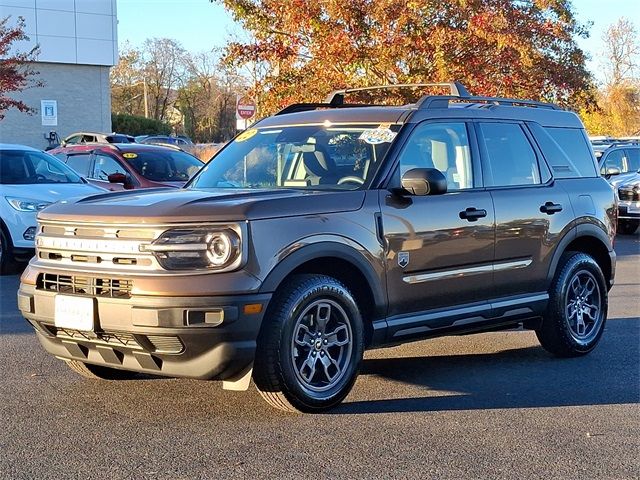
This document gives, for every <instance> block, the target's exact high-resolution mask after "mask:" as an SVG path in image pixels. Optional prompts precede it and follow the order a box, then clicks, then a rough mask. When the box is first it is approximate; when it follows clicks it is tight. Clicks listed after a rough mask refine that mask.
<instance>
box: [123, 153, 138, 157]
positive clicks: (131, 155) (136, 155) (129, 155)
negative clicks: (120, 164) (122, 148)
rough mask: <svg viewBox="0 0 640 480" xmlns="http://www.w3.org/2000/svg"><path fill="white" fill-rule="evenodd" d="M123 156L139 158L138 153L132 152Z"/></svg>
mask: <svg viewBox="0 0 640 480" xmlns="http://www.w3.org/2000/svg"><path fill="white" fill-rule="evenodd" d="M122 156H123V157H124V158H138V154H137V153H131V152H127V153H123V154H122Z"/></svg>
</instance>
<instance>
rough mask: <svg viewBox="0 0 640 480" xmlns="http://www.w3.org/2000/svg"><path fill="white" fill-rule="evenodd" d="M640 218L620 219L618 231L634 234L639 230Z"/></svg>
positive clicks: (624, 233)
mask: <svg viewBox="0 0 640 480" xmlns="http://www.w3.org/2000/svg"><path fill="white" fill-rule="evenodd" d="M639 225H640V220H618V233H622V234H623V235H633V234H634V233H636V230H638V226H639Z"/></svg>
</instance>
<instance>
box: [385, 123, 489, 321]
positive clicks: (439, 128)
mask: <svg viewBox="0 0 640 480" xmlns="http://www.w3.org/2000/svg"><path fill="white" fill-rule="evenodd" d="M475 152H477V150H476V147H475V144H473V145H470V141H469V134H468V128H467V124H466V123H465V122H460V121H458V122H439V121H427V122H424V123H421V124H419V125H418V126H417V127H416V128H415V130H414V131H413V132H412V134H411V136H410V137H409V139H408V140H407V144H406V145H405V146H404V148H403V150H402V152H401V154H400V160H399V166H398V170H397V172H396V175H395V178H394V180H393V183H395V184H396V185H392V186H399V184H400V178H401V175H402V174H404V173H405V172H406V171H408V170H410V169H412V168H419V167H420V168H436V169H438V170H440V171H441V172H442V173H443V174H444V175H445V177H446V178H447V188H448V192H447V193H446V194H444V195H437V196H435V195H434V196H408V195H407V196H399V195H394V194H391V193H390V192H389V191H387V190H381V191H380V197H379V201H380V209H381V213H382V227H383V232H384V239H385V244H386V261H387V290H388V297H389V313H388V315H389V317H394V316H404V315H412V314H418V313H420V312H425V311H428V310H436V309H439V308H444V307H452V306H462V305H465V304H471V303H477V304H486V303H487V302H486V299H487V298H489V297H490V294H491V292H492V289H493V275H492V262H493V255H494V212H493V203H492V199H491V195H490V194H489V193H488V192H486V191H484V190H483V189H482V188H481V181H480V178H479V177H480V174H479V173H478V172H479V170H480V169H479V164H478V163H477V158H475V157H476V156H477V154H476V153H475ZM436 323H437V322H436Z"/></svg>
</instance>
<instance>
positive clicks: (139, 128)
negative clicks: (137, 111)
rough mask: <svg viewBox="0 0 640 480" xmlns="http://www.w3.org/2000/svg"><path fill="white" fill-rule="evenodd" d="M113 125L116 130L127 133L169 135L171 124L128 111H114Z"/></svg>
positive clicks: (112, 116) (112, 115)
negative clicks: (128, 112)
mask: <svg viewBox="0 0 640 480" xmlns="http://www.w3.org/2000/svg"><path fill="white" fill-rule="evenodd" d="M111 125H112V127H111V128H112V129H113V131H114V132H118V133H125V134H127V135H134V136H135V135H169V134H170V133H171V126H170V125H168V124H166V123H164V122H161V121H160V120H154V119H153V118H145V117H141V116H139V115H128V114H126V113H112V114H111Z"/></svg>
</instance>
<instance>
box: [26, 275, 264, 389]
mask: <svg viewBox="0 0 640 480" xmlns="http://www.w3.org/2000/svg"><path fill="white" fill-rule="evenodd" d="M56 295H60V294H59V293H56V292H50V291H44V290H40V289H37V288H36V287H35V286H34V285H29V284H24V283H23V284H21V286H20V290H19V291H18V306H19V308H20V310H21V312H22V315H23V316H24V317H25V318H26V319H27V320H28V321H29V323H31V325H32V326H33V327H34V328H35V330H36V332H37V337H38V340H39V341H40V343H41V344H42V346H43V347H44V348H45V350H47V352H49V353H51V354H52V355H55V356H56V357H58V358H60V359H63V360H64V359H69V360H79V361H81V362H85V363H90V364H95V365H103V366H105V367H111V368H117V369H123V370H132V371H137V372H143V373H149V374H154V375H166V376H172V377H188V378H197V379H219V380H227V379H233V378H234V377H236V376H238V375H240V374H242V372H243V371H246V369H247V368H248V367H249V366H250V365H251V363H252V362H253V357H254V354H255V348H256V339H257V337H258V332H259V330H260V325H261V323H262V317H263V315H264V311H265V309H266V307H267V304H268V302H269V300H270V298H271V295H270V294H262V295H257V294H250V295H236V296H220V297H216V296H209V297H168V296H166V297H160V296H158V297H156V296H132V297H130V298H127V299H118V298H101V297H90V298H92V299H93V302H94V328H93V330H92V331H88V332H87V331H80V330H73V329H68V328H59V327H56V325H55V319H54V314H55V297H56ZM246 305H252V306H253V308H252V309H251V311H252V312H257V310H258V308H257V307H256V305H261V306H262V307H261V308H260V309H259V310H260V311H259V312H257V313H245V312H248V310H245V306H246Z"/></svg>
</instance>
